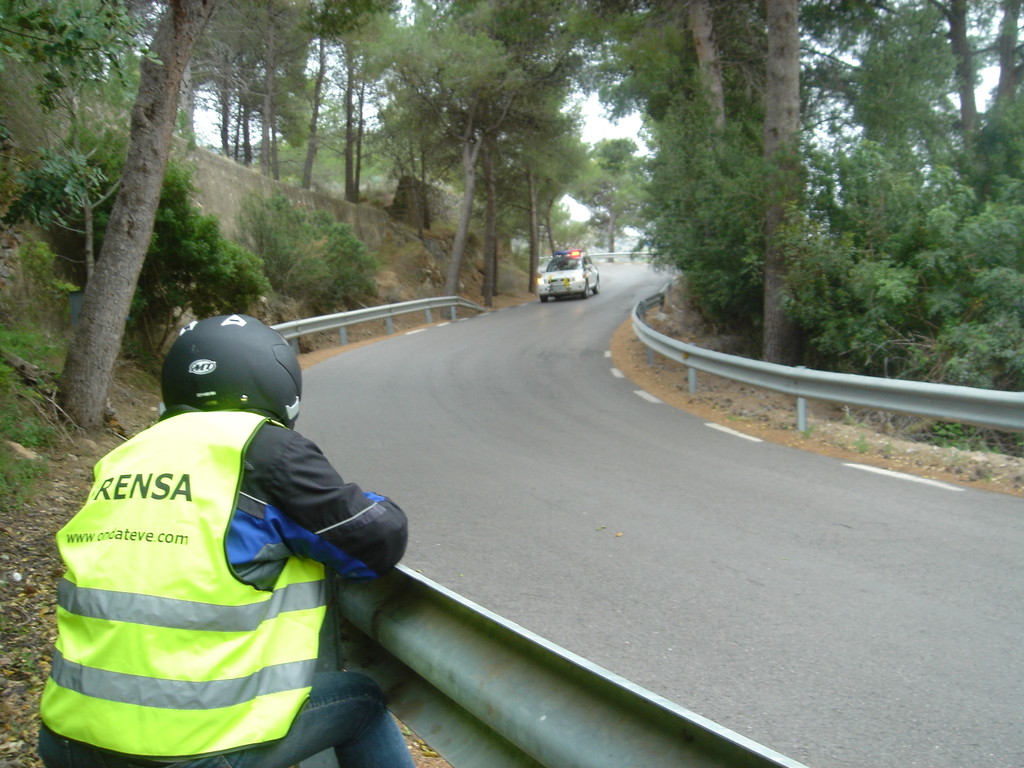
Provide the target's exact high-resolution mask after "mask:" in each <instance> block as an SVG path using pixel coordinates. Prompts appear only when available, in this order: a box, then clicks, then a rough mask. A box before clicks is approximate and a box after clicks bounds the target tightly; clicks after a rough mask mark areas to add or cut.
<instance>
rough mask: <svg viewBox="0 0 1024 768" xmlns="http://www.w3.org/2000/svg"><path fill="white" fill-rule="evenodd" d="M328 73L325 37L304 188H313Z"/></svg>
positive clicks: (319, 56)
mask: <svg viewBox="0 0 1024 768" xmlns="http://www.w3.org/2000/svg"><path fill="white" fill-rule="evenodd" d="M326 75H327V43H325V42H324V39H323V37H321V38H320V39H319V41H318V46H317V67H316V80H315V81H314V83H313V109H312V112H311V114H310V117H309V142H308V144H307V146H306V162H305V163H304V164H303V166H302V188H303V189H312V188H313V164H314V163H315V162H316V153H317V149H318V148H319V147H318V144H317V141H318V139H317V128H318V123H319V122H320V101H321V100H322V99H323V93H324V78H325V77H326Z"/></svg>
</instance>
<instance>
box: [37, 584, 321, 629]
mask: <svg viewBox="0 0 1024 768" xmlns="http://www.w3.org/2000/svg"><path fill="white" fill-rule="evenodd" d="M325 594H326V592H325V590H324V584H323V582H322V581H307V582H301V583H298V584H289V585H288V586H287V587H283V588H281V589H278V590H276V591H275V592H274V594H273V596H271V598H270V599H269V600H265V601H263V602H259V603H250V604H249V605H226V606H225V605H212V604H210V603H197V602H194V601H191V600H177V599H174V598H170V597H154V596H153V595H137V594H134V593H131V592H114V591H112V590H107V589H89V588H85V587H79V586H77V585H75V584H74V583H72V582H70V581H68V580H67V579H61V581H60V584H58V585H57V605H59V606H60V607H61V608H63V609H64V610H66V611H68V612H69V613H73V614H75V615H77V616H88V617H90V618H94V619H110V620H111V621H124V622H129V623H132V624H148V625H151V626H156V627H168V628H169V629H200V630H206V631H209V632H251V631H253V630H255V629H256V628H257V627H259V625H260V624H261V623H262V622H264V621H266V620H267V619H272V618H274V617H275V616H278V615H280V614H282V613H288V612H290V611H304V610H308V609H311V608H319V607H321V606H323V605H325V604H326V597H325Z"/></svg>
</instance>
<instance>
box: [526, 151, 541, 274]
mask: <svg viewBox="0 0 1024 768" xmlns="http://www.w3.org/2000/svg"><path fill="white" fill-rule="evenodd" d="M526 186H527V189H529V191H530V269H529V270H528V273H527V276H526V279H527V285H526V290H528V291H529V292H530V293H533V294H536V293H537V267H538V266H539V265H540V232H539V226H540V225H539V222H538V212H537V180H536V179H535V178H534V177H533V169H532V168H528V169H527V170H526Z"/></svg>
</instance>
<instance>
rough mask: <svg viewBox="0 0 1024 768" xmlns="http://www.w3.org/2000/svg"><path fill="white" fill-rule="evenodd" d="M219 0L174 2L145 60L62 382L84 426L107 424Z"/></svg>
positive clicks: (69, 408)
mask: <svg viewBox="0 0 1024 768" xmlns="http://www.w3.org/2000/svg"><path fill="white" fill-rule="evenodd" d="M214 2H215V0H171V2H170V3H169V5H168V7H167V9H166V10H165V11H164V14H163V17H162V18H161V21H160V26H159V27H158V29H157V32H156V35H155V37H154V39H153V51H154V53H155V54H156V58H155V60H150V59H143V60H142V65H141V74H140V80H139V93H138V96H137V98H136V100H135V106H134V108H133V109H132V117H131V137H130V139H129V142H128V154H127V158H126V160H125V166H124V173H123V174H122V176H121V186H120V188H119V189H118V193H117V198H116V200H115V201H114V208H113V211H112V212H111V214H110V222H109V224H108V225H107V232H106V237H105V239H104V241H103V248H102V250H101V251H100V258H99V260H98V262H97V264H96V270H95V272H94V273H93V279H92V280H90V281H89V284H88V285H87V286H86V289H85V297H84V300H83V303H82V312H81V315H80V317H79V322H78V325H77V326H76V327H75V332H74V335H73V337H72V339H71V345H70V347H69V349H68V356H67V359H66V360H65V363H64V372H63V374H62V376H61V381H60V395H59V399H60V403H61V406H62V407H63V408H64V411H65V412H66V413H67V414H68V416H70V417H71V419H72V420H73V421H74V422H75V423H77V424H78V425H79V426H81V427H84V428H86V429H96V428H98V427H100V426H101V425H102V423H103V416H104V411H105V408H106V404H107V396H108V393H109V390H110V383H111V381H112V379H113V372H114V365H115V363H116V362H117V356H118V353H119V352H120V349H121V339H122V337H123V336H124V329H125V319H126V318H127V316H128V309H129V307H130V306H131V301H132V295H133V294H134V292H135V285H136V283H137V282H138V279H139V273H140V272H141V270H142V263H143V261H144V260H145V257H146V250H147V249H148V248H149V241H150V238H151V237H152V234H153V221H154V218H155V215H156V208H157V204H158V203H159V202H160V188H161V185H162V183H163V177H164V171H165V169H166V167H167V157H168V154H169V152H170V146H171V134H172V132H173V130H174V120H175V117H176V116H177V108H178V94H179V89H180V87H181V79H182V75H183V74H184V71H185V66H186V64H187V63H188V60H189V57H190V56H191V55H192V46H193V45H194V43H195V41H196V38H197V37H198V36H199V34H200V32H201V31H202V29H203V26H204V25H205V24H206V21H207V20H208V19H209V17H210V13H211V11H212V10H213V6H214Z"/></svg>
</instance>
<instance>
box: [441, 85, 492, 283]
mask: <svg viewBox="0 0 1024 768" xmlns="http://www.w3.org/2000/svg"><path fill="white" fill-rule="evenodd" d="M479 103H480V96H479V94H477V95H476V96H474V98H473V104H472V106H471V107H470V108H469V110H468V111H467V119H466V126H465V128H464V129H463V132H462V178H463V191H462V204H461V205H460V206H459V226H458V229H456V230H455V242H454V243H452V255H451V261H449V263H448V274H447V275H446V276H445V281H444V291H445V295H447V296H454V295H456V294H457V293H458V292H459V272H460V271H461V270H462V257H463V255H464V253H465V251H466V241H467V240H469V223H470V220H471V219H472V218H473V192H474V190H475V188H476V160H477V157H479V155H480V146H481V145H482V144H483V141H484V138H483V135H477V128H476V122H475V120H474V116H475V115H476V110H477V106H478V105H479Z"/></svg>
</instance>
